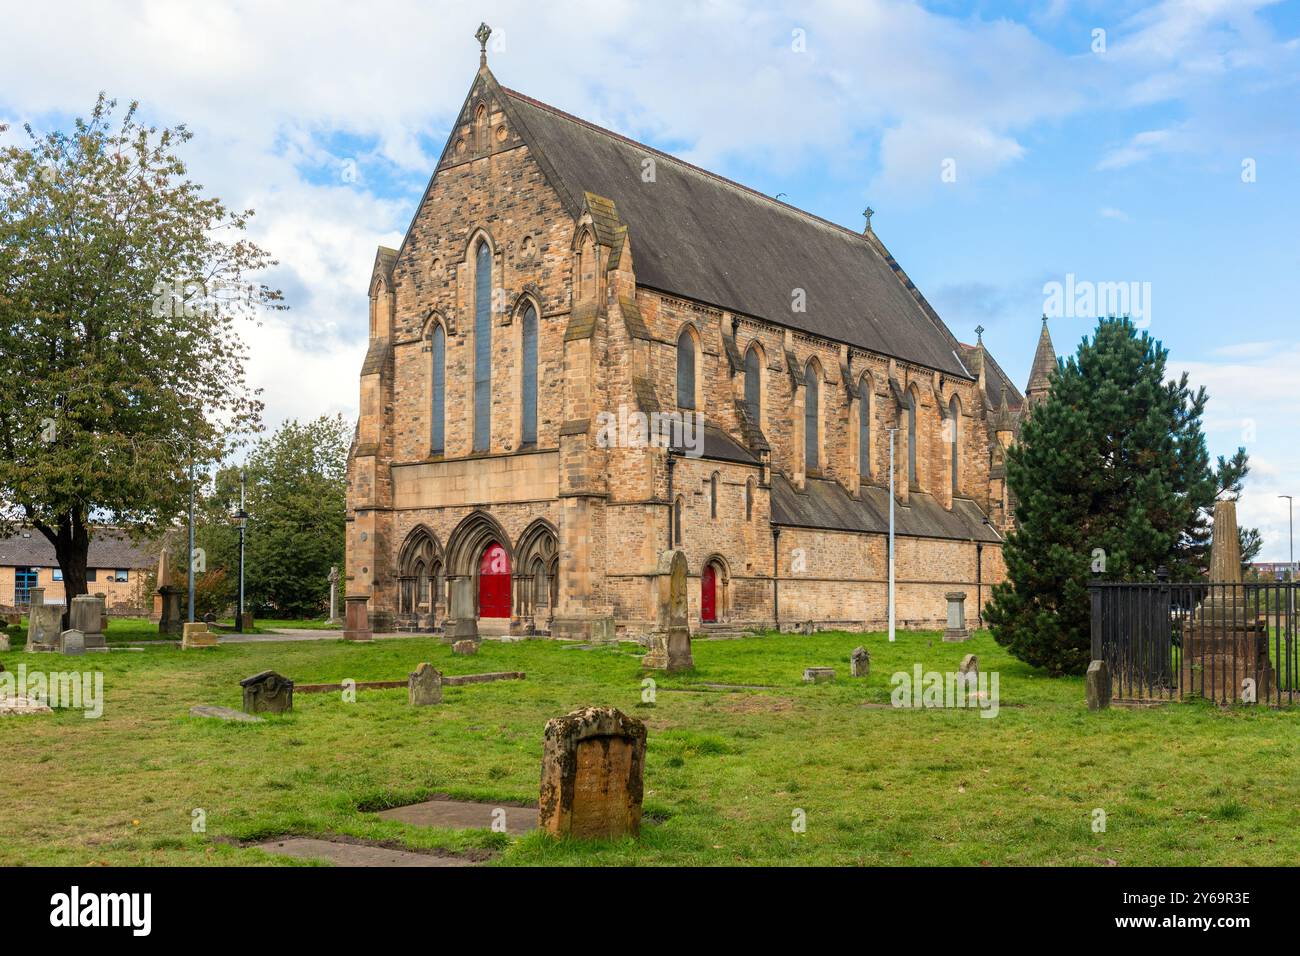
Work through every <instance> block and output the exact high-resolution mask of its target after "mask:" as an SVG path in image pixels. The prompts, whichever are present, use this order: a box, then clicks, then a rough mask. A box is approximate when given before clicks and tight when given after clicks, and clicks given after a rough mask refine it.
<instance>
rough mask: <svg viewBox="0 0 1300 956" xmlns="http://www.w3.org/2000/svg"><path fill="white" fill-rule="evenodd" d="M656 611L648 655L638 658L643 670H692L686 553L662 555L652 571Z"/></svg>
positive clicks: (674, 551) (679, 551)
mask: <svg viewBox="0 0 1300 956" xmlns="http://www.w3.org/2000/svg"><path fill="white" fill-rule="evenodd" d="M655 587H656V589H657V593H656V598H657V603H658V608H657V611H656V619H655V626H654V629H653V630H652V631H651V632H650V635H649V648H650V649H649V651H648V652H647V653H646V655H645V656H644V657H643V658H641V666H642V667H652V668H655V669H656V670H664V671H668V672H669V673H670V674H671V673H676V672H678V671H686V670H690V669H691V668H692V667H694V666H695V660H694V658H693V657H692V655H691V621H690V615H689V613H688V609H687V604H686V553H685V552H684V551H681V550H673V551H664V552H663V553H661V554H660V555H659V565H658V568H657V569H656V571H655Z"/></svg>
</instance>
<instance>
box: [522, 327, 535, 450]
mask: <svg viewBox="0 0 1300 956" xmlns="http://www.w3.org/2000/svg"><path fill="white" fill-rule="evenodd" d="M521 336H522V338H523V352H524V354H523V393H524V394H523V396H522V399H523V401H522V404H523V423H522V426H523V427H522V434H521V436H520V441H521V442H522V443H523V444H524V445H536V444H537V310H536V309H534V308H533V306H532V305H531V304H529V306H528V308H527V309H525V310H524V318H523V322H522V324H521Z"/></svg>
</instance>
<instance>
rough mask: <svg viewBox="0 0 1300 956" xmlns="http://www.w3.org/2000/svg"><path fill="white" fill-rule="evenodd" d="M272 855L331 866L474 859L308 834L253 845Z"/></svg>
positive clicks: (455, 862) (442, 863)
mask: <svg viewBox="0 0 1300 956" xmlns="http://www.w3.org/2000/svg"><path fill="white" fill-rule="evenodd" d="M253 845H254V846H255V847H256V848H257V849H259V850H265V851H266V852H267V853H272V854H274V855H276V856H292V857H295V858H297V859H300V860H324V861H326V862H328V863H333V864H334V865H335V866H473V865H474V861H473V860H471V859H468V858H467V857H463V856H437V855H435V854H432V853H412V852H410V851H409V850H390V849H388V848H387V847H382V846H368V845H366V844H364V843H339V842H335V841H333V840H317V839H314V838H311V837H286V838H285V839H283V840H267V841H266V842H265V843H255V844H253Z"/></svg>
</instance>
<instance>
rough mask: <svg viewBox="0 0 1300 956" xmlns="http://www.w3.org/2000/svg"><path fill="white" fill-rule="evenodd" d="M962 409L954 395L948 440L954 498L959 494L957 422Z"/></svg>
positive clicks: (949, 418)
mask: <svg viewBox="0 0 1300 956" xmlns="http://www.w3.org/2000/svg"><path fill="white" fill-rule="evenodd" d="M960 411H961V408H960V406H959V405H958V404H957V396H956V395H954V396H953V397H952V401H951V402H949V403H948V428H949V431H950V434H949V436H948V441H949V442H950V443H951V445H950V448H949V451H950V453H951V455H952V494H953V497H954V498H955V497H956V496H957V461H958V457H959V449H960V445H959V443H958V435H957V422H958V414H959V412H960Z"/></svg>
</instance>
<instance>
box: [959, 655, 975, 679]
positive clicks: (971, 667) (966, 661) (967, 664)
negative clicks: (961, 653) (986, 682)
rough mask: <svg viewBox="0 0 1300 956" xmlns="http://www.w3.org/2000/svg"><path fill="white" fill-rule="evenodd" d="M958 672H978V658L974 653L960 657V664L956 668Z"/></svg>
mask: <svg viewBox="0 0 1300 956" xmlns="http://www.w3.org/2000/svg"><path fill="white" fill-rule="evenodd" d="M957 672H958V673H960V674H978V673H979V672H980V659H979V658H978V657H977V656H975V655H974V654H967V655H966V656H965V657H963V658H962V659H961V666H960V667H958V668H957Z"/></svg>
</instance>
